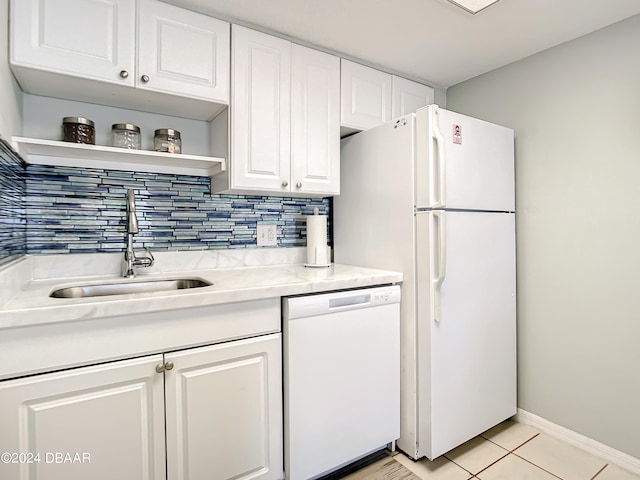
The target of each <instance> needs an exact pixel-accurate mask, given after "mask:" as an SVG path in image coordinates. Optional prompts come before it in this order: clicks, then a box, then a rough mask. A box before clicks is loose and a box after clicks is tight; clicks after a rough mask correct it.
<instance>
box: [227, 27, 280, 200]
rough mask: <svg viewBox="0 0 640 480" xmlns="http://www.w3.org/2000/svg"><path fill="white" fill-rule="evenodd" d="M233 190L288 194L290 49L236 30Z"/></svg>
mask: <svg viewBox="0 0 640 480" xmlns="http://www.w3.org/2000/svg"><path fill="white" fill-rule="evenodd" d="M232 48H233V53H232V66H231V77H232V82H233V92H232V98H231V156H232V158H233V163H232V165H230V168H231V172H230V174H231V188H232V189H238V188H240V189H244V188H246V189H249V190H252V189H256V190H273V191H280V190H285V191H288V190H289V188H288V187H289V176H290V174H289V169H290V166H291V145H290V139H291V134H290V129H291V95H290V88H291V43H290V42H288V41H287V40H283V39H281V38H276V37H273V36H271V35H266V34H263V33H260V32H256V31H254V30H250V29H248V28H243V27H239V26H236V25H234V26H233V39H232Z"/></svg>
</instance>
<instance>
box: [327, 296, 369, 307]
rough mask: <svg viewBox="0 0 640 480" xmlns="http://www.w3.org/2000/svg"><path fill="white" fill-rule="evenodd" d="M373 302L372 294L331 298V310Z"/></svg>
mask: <svg viewBox="0 0 640 480" xmlns="http://www.w3.org/2000/svg"><path fill="white" fill-rule="evenodd" d="M370 303H371V294H370V293H367V294H366V295H354V296H352V297H338V298H330V299H329V310H334V309H340V308H344V307H355V306H365V305H369V304H370Z"/></svg>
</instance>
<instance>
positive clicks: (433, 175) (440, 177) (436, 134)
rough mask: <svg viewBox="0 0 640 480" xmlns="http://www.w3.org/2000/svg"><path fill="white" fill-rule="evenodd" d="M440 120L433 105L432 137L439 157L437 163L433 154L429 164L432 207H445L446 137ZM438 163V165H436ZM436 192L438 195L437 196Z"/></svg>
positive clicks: (436, 107)
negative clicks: (441, 129) (441, 128)
mask: <svg viewBox="0 0 640 480" xmlns="http://www.w3.org/2000/svg"><path fill="white" fill-rule="evenodd" d="M439 125H440V120H439V115H438V106H437V105H432V109H431V138H432V139H433V140H435V146H436V148H435V151H436V155H437V157H438V159H437V163H436V161H435V159H434V158H433V155H431V161H430V162H429V165H430V167H431V171H430V172H429V180H430V183H431V185H430V188H429V200H430V203H431V208H444V206H445V197H446V191H445V190H446V171H445V161H444V137H443V136H442V133H441V132H440V126H439ZM436 165H437V166H436ZM436 192H437V193H438V197H437V198H436Z"/></svg>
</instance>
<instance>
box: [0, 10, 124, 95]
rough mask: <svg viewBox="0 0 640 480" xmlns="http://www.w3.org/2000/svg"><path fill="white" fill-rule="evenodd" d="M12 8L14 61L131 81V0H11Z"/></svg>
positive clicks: (37, 66) (12, 49)
mask: <svg viewBox="0 0 640 480" xmlns="http://www.w3.org/2000/svg"><path fill="white" fill-rule="evenodd" d="M10 10H11V19H10V22H11V25H13V26H14V28H12V29H11V62H12V63H14V64H16V65H20V66H27V67H29V66H34V67H36V68H39V69H42V70H47V71H50V72H57V73H63V74H69V75H79V76H82V77H86V78H92V79H97V80H101V81H106V82H112V83H119V84H127V85H133V76H132V75H131V73H132V72H133V70H134V66H135V3H134V2H132V1H131V0H47V1H44V0H12V2H11V9H10ZM18 25H19V26H20V27H19V28H16V26H18ZM120 72H123V73H122V75H120Z"/></svg>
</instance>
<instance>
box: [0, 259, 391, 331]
mask: <svg viewBox="0 0 640 480" xmlns="http://www.w3.org/2000/svg"><path fill="white" fill-rule="evenodd" d="M276 250H278V251H276ZM282 250H288V251H289V252H287V253H286V254H285V255H286V256H287V258H282V255H283V252H282ZM292 255H293V257H292ZM156 257H157V261H156V264H158V265H163V267H162V270H161V271H160V270H159V268H155V269H149V270H147V272H145V269H140V270H139V274H138V275H137V277H136V278H135V280H152V279H163V278H187V277H188V278H200V279H203V280H206V281H207V282H210V283H212V284H213V285H211V286H208V287H200V288H193V289H188V290H180V291H172V292H155V293H136V294H127V295H112V296H103V297H93V298H51V297H49V294H50V293H51V292H52V291H53V290H54V289H56V288H61V287H66V286H74V285H86V284H96V283H110V282H118V281H122V280H124V279H122V278H121V277H120V276H119V275H118V274H117V273H115V272H116V271H117V270H118V269H119V262H118V258H119V256H117V255H115V254H96V255H94V256H75V255H69V254H67V255H55V256H49V258H44V257H37V256H36V257H28V258H27V259H25V260H24V261H22V262H17V265H14V266H9V267H7V268H5V269H3V271H2V272H0V287H5V286H6V287H7V288H10V286H13V287H12V288H13V291H12V294H11V295H5V298H0V328H11V327H22V326H28V325H41V324H46V323H56V322H69V321H77V320H84V319H96V318H103V317H111V316H122V315H129V314H132V315H133V314H137V313H146V312H156V311H163V310H174V309H183V308H192V307H199V306H206V305H216V304H224V303H233V302H241V301H248V300H258V299H264V298H273V297H281V296H288V295H298V294H304V293H314V292H322V291H330V290H341V289H347V288H357V287H366V286H371V285H380V284H390V283H398V282H401V281H402V274H401V273H398V272H390V271H384V270H375V269H370V268H363V267H358V266H351V265H340V264H332V265H331V266H330V267H324V268H309V267H305V266H303V265H302V263H301V262H300V263H281V264H269V263H270V262H274V261H275V262H279V261H288V260H291V259H292V258H293V260H299V259H300V251H299V250H298V249H273V250H272V251H271V252H270V253H269V252H266V251H265V252H250V253H248V254H246V255H244V256H242V254H241V253H238V252H237V251H236V252H233V253H224V252H216V253H213V252H198V253H195V252H178V253H176V252H173V253H166V254H164V255H162V254H160V255H156ZM96 259H98V260H96ZM105 262H106V263H105ZM29 263H31V265H29ZM263 263H267V264H263ZM98 264H99V265H102V266H104V265H105V264H108V265H109V268H106V269H105V268H98V267H96V265H98ZM113 264H115V266H114V265H113ZM43 265H45V266H43ZM221 265H223V266H224V267H223V268H219V267H220V266H221ZM63 271H64V274H63V273H62V272H63ZM25 276H28V277H30V278H24V277H25ZM16 285H17V286H18V287H16Z"/></svg>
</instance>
